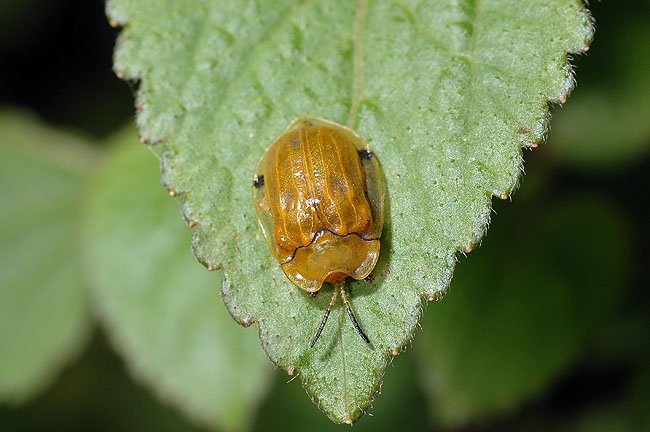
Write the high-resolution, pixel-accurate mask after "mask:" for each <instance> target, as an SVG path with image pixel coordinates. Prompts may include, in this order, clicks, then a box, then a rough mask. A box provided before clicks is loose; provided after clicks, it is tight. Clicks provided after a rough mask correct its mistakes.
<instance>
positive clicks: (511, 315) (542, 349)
mask: <svg viewBox="0 0 650 432" xmlns="http://www.w3.org/2000/svg"><path fill="white" fill-rule="evenodd" d="M522 216H524V215H519V217H516V218H510V219H511V220H510V222H512V223H511V224H510V225H506V224H505V223H504V222H508V220H507V219H506V220H500V221H499V223H496V224H495V226H493V227H492V229H491V230H490V235H489V236H488V238H487V239H486V241H485V244H484V245H483V246H482V247H481V248H480V249H479V250H478V251H477V252H476V254H475V256H472V259H471V260H469V261H468V262H467V263H462V264H461V265H460V267H459V269H458V270H457V273H456V277H455V278H454V282H453V284H452V285H453V286H452V291H451V293H450V295H449V296H447V297H446V298H445V301H444V302H442V303H441V304H440V306H439V307H437V308H436V310H435V311H432V312H435V313H430V314H428V315H427V317H426V319H424V320H423V328H424V333H425V335H426V337H424V338H422V339H421V340H420V341H419V342H421V343H422V345H421V346H418V348H419V349H420V350H419V352H418V354H419V358H420V366H422V370H423V378H424V379H423V386H424V389H425V390H426V391H427V393H428V394H429V396H430V400H431V403H430V406H431V409H432V411H433V412H434V414H435V417H436V418H437V420H439V421H441V422H443V423H445V424H458V423H465V422H468V421H470V420H477V419H478V418H480V417H485V416H487V415H494V414H497V413H500V412H503V411H507V410H509V409H512V408H514V407H516V406H517V404H518V403H521V402H523V401H524V400H526V399H528V398H531V397H533V396H534V395H537V394H539V393H540V392H541V391H543V390H544V389H546V388H547V387H548V386H549V385H550V383H551V382H552V380H553V379H554V378H555V377H557V376H558V375H559V374H560V373H561V372H562V371H564V370H565V369H566V368H567V367H568V366H569V365H570V364H571V363H572V362H573V361H575V360H576V359H577V357H578V355H579V354H580V352H581V350H582V348H583V347H584V344H585V342H586V340H587V338H588V337H589V336H594V335H595V334H596V333H597V332H598V331H599V326H598V325H597V324H599V323H600V322H601V321H602V320H603V317H604V316H605V315H606V313H607V312H608V311H611V310H612V309H613V308H612V306H613V305H615V304H616V302H615V300H616V299H617V295H618V294H619V292H620V291H621V290H622V288H623V287H624V286H625V281H626V276H627V263H628V262H629V257H628V256H627V252H628V250H629V236H628V233H627V232H626V230H625V228H624V227H625V221H624V220H623V219H622V217H621V216H620V215H619V214H618V212H617V211H616V209H615V208H613V207H612V206H611V205H609V204H608V203H606V202H601V201H598V200H594V199H587V198H579V197H578V198H573V199H571V201H570V202H568V203H564V204H561V205H559V206H557V207H556V208H554V209H552V210H550V211H547V212H546V213H545V214H542V215H539V216H532V217H522ZM515 220H519V223H518V224H517V223H515Z"/></svg>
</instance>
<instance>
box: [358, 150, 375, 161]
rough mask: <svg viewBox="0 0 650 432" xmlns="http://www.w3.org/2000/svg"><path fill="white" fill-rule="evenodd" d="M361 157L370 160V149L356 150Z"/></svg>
mask: <svg viewBox="0 0 650 432" xmlns="http://www.w3.org/2000/svg"><path fill="white" fill-rule="evenodd" d="M357 153H359V156H360V157H361V159H365V160H370V159H372V152H371V151H370V150H359V151H357Z"/></svg>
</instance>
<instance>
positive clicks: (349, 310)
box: [334, 283, 370, 344]
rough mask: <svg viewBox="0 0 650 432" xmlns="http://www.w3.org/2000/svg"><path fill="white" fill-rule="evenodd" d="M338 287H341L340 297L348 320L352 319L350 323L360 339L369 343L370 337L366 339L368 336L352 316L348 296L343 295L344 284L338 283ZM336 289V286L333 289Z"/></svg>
mask: <svg viewBox="0 0 650 432" xmlns="http://www.w3.org/2000/svg"><path fill="white" fill-rule="evenodd" d="M339 288H340V289H341V297H342V298H343V304H344V305H345V310H346V311H347V312H348V316H349V317H350V321H352V325H353V326H354V329H355V330H356V331H357V333H359V336H361V339H363V340H364V341H366V343H367V344H370V339H368V336H366V334H365V333H364V332H363V330H361V326H359V323H358V322H357V318H356V317H355V316H354V313H353V312H352V308H351V307H350V303H348V298H347V297H346V295H345V286H344V285H343V284H342V283H341V284H340V285H339ZM334 290H335V291H336V287H335V289H334Z"/></svg>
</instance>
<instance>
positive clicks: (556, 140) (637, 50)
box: [550, 5, 650, 170]
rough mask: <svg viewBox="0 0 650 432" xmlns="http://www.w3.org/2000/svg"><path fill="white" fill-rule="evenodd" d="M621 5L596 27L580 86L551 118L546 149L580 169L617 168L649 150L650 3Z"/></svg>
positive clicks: (583, 63)
mask: <svg viewBox="0 0 650 432" xmlns="http://www.w3.org/2000/svg"><path fill="white" fill-rule="evenodd" d="M622 9H623V10H622V11H621V16H620V17H615V18H613V19H612V20H611V21H604V22H603V24H602V25H599V26H598V34H599V36H600V37H599V38H598V40H597V41H596V42H595V43H594V46H593V52H591V53H590V54H589V58H587V59H585V60H584V61H583V62H582V65H584V66H583V68H581V70H580V72H581V73H580V86H579V87H578V89H576V91H575V94H574V95H573V96H572V98H571V100H570V103H568V104H567V106H566V107H564V108H563V109H562V110H558V111H557V113H556V115H555V117H554V119H553V128H552V130H551V143H552V146H551V150H550V151H551V152H552V154H553V155H554V156H556V157H557V158H558V159H559V160H561V161H562V162H563V163H567V164H571V165H572V166H576V167H580V168H582V169H594V168H597V169H607V170H609V169H615V168H619V169H620V168H621V167H624V166H626V165H630V164H631V163H633V162H634V160H635V159H638V158H639V157H643V156H644V155H646V154H648V152H650V55H648V53H649V52H650V25H648V17H649V16H650V5H646V6H640V7H639V8H636V7H627V8H622ZM639 9H640V10H639ZM583 69H584V71H585V72H586V73H585V77H584V79H583V76H582V71H583Z"/></svg>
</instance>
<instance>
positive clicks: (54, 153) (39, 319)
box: [0, 111, 94, 403]
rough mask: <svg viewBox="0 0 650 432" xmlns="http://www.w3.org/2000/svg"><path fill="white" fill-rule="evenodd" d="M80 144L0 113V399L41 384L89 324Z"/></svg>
mask: <svg viewBox="0 0 650 432" xmlns="http://www.w3.org/2000/svg"><path fill="white" fill-rule="evenodd" d="M93 160H94V154H93V153H92V151H91V149H90V148H89V147H88V145H87V144H86V143H84V142H82V141H81V140H79V139H77V138H74V137H72V136H70V135H67V134H63V133H59V132H55V131H53V130H51V129H47V128H45V127H43V126H41V125H40V124H39V123H38V122H37V121H35V119H33V118H30V117H29V116H27V115H24V114H17V113H10V112H7V111H4V112H0V184H2V199H3V203H2V206H0V261H1V262H2V265H1V266H0V347H2V348H1V354H0V402H10V403H21V402H24V401H26V400H27V399H29V398H31V397H33V396H35V395H36V394H37V393H38V392H39V391H41V390H43V389H44V388H45V387H46V386H47V385H49V384H50V383H51V382H52V380H53V379H54V378H55V376H56V374H57V373H58V372H59V370H60V369H61V367H62V366H63V365H65V364H66V363H67V362H69V361H70V359H72V358H74V357H75V356H76V355H77V353H78V352H79V351H80V349H81V348H82V347H83V345H84V343H85V341H86V336H87V333H88V330H89V327H90V322H89V319H88V304H87V298H86V294H85V290H84V285H83V282H82V268H81V255H80V251H79V244H78V243H79V241H78V240H79V239H78V225H79V219H80V214H79V210H80V208H79V207H80V206H79V199H80V196H81V189H82V180H83V179H84V177H85V175H86V172H87V170H88V169H89V168H91V167H92V166H93V164H92V162H93Z"/></svg>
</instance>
